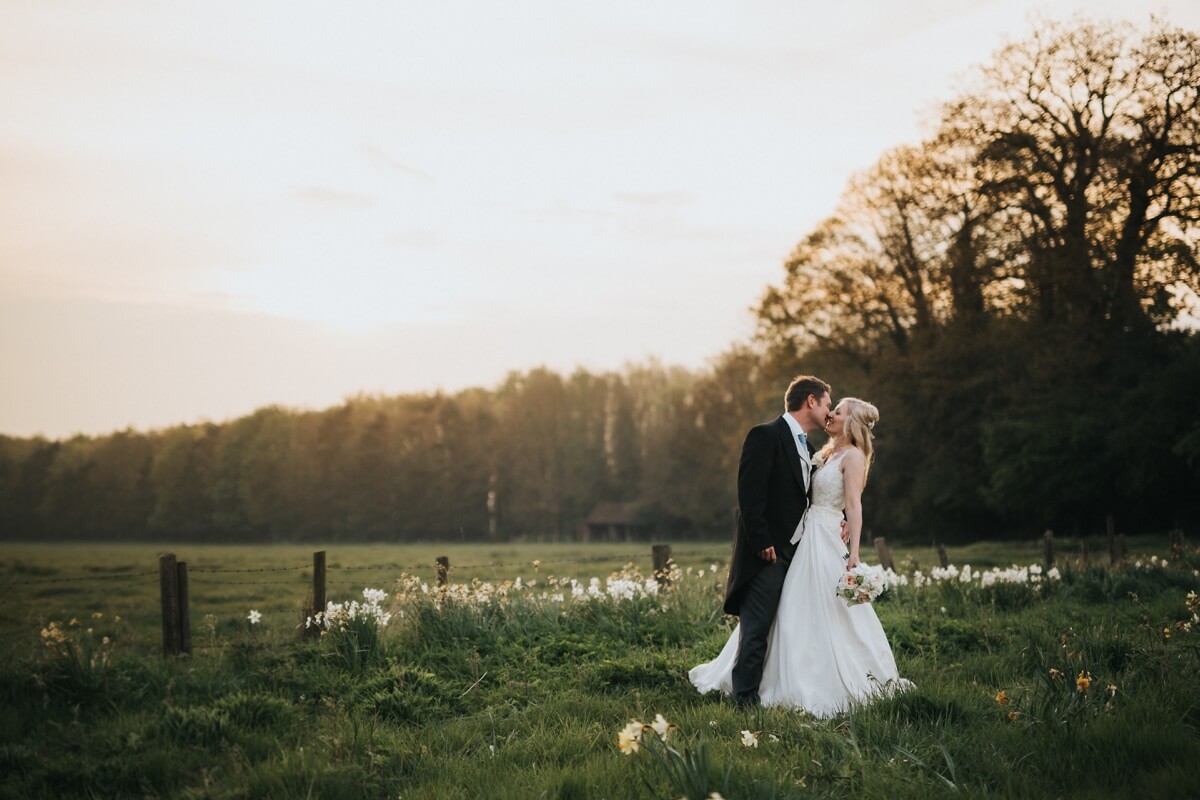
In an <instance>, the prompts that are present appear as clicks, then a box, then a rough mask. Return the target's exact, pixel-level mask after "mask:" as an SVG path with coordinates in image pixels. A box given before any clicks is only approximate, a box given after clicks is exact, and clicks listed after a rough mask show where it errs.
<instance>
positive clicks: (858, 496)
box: [841, 447, 867, 569]
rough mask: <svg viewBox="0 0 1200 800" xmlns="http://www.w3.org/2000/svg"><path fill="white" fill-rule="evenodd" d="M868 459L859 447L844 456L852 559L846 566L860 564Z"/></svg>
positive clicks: (844, 480)
mask: <svg viewBox="0 0 1200 800" xmlns="http://www.w3.org/2000/svg"><path fill="white" fill-rule="evenodd" d="M866 466H867V460H866V457H865V456H864V455H863V452H862V451H861V450H859V449H858V448H857V447H851V448H850V449H849V450H848V451H847V452H846V455H844V456H842V463H841V467H842V488H843V489H844V490H845V494H846V526H847V528H849V533H850V541H849V547H850V560H849V561H847V562H846V568H847V569H849V568H851V567H855V566H858V546H859V540H860V539H861V538H862V490H863V475H864V473H865V472H866Z"/></svg>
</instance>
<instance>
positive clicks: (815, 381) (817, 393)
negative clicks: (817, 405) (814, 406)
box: [783, 375, 833, 411]
mask: <svg viewBox="0 0 1200 800" xmlns="http://www.w3.org/2000/svg"><path fill="white" fill-rule="evenodd" d="M832 391H833V390H832V389H830V388H829V384H828V383H826V382H825V381H823V380H821V379H820V378H817V377H815V376H813V375H797V376H796V377H794V378H792V383H791V385H790V386H788V388H787V392H785V393H784V395H783V407H784V408H785V409H786V410H788V411H799V410H800V409H801V408H803V407H804V402H805V401H806V400H808V396H809V395H812V396H813V397H815V398H817V399H818V400H820V399H821V398H822V397H824V396H825V395H827V394H831V393H832Z"/></svg>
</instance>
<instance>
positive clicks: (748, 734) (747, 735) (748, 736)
mask: <svg viewBox="0 0 1200 800" xmlns="http://www.w3.org/2000/svg"><path fill="white" fill-rule="evenodd" d="M742 747H758V734H757V733H754V732H752V731H742Z"/></svg>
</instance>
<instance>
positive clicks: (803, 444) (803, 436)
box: [796, 431, 808, 453]
mask: <svg viewBox="0 0 1200 800" xmlns="http://www.w3.org/2000/svg"><path fill="white" fill-rule="evenodd" d="M796 435H797V436H798V437H800V450H801V451H802V452H804V453H807V452H808V434H807V433H805V432H804V431H800V433H798V434H796Z"/></svg>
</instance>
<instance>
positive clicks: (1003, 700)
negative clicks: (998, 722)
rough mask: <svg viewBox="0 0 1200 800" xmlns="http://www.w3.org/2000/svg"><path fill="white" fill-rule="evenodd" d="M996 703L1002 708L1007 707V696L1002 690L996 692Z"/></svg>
mask: <svg viewBox="0 0 1200 800" xmlns="http://www.w3.org/2000/svg"><path fill="white" fill-rule="evenodd" d="M996 702H997V703H998V704H1000V705H1002V706H1006V705H1008V695H1007V694H1005V693H1004V690H1003V689H1001V690H1000V691H998V692H996Z"/></svg>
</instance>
